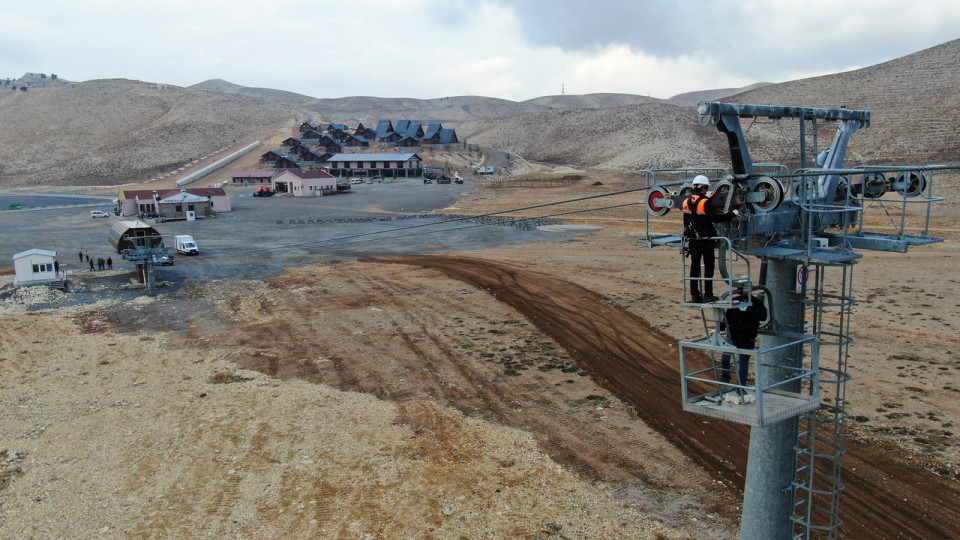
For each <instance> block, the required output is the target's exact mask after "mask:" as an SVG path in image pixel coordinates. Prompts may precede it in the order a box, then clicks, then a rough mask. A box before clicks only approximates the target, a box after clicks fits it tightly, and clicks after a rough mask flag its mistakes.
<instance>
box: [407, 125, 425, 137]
mask: <svg viewBox="0 0 960 540" xmlns="http://www.w3.org/2000/svg"><path fill="white" fill-rule="evenodd" d="M406 135H407V137H423V124H421V123H420V122H410V125H409V126H407V131H406Z"/></svg>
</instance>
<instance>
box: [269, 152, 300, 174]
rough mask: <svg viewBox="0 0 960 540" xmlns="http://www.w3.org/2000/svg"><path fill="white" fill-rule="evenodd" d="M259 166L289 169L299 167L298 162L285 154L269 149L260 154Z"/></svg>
mask: <svg viewBox="0 0 960 540" xmlns="http://www.w3.org/2000/svg"><path fill="white" fill-rule="evenodd" d="M260 166H261V167H263V168H264V169H275V170H289V169H299V168H300V164H299V163H297V162H296V161H294V160H292V159H290V158H289V157H287V155H286V154H283V153H281V152H277V151H276V150H271V151H269V152H267V153H265V154H263V155H262V156H260Z"/></svg>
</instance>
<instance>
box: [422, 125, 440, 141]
mask: <svg viewBox="0 0 960 540" xmlns="http://www.w3.org/2000/svg"><path fill="white" fill-rule="evenodd" d="M441 129H443V124H441V123H440V122H434V123H432V124H428V125H427V130H426V131H425V132H424V133H423V139H424V144H427V143H426V140H427V139H434V138H435V137H437V139H436V140H439V138H438V135H437V134H438V133H440V130H441Z"/></svg>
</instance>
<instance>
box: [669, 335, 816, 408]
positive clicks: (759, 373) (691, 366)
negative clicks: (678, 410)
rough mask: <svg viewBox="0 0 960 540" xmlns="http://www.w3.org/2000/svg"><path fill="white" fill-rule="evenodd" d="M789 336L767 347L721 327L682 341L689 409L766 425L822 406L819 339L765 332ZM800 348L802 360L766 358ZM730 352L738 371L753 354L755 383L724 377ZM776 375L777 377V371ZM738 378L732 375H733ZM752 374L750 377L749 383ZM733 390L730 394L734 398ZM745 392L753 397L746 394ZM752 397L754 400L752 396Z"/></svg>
mask: <svg viewBox="0 0 960 540" xmlns="http://www.w3.org/2000/svg"><path fill="white" fill-rule="evenodd" d="M763 334H767V335H775V336H778V337H780V338H781V339H787V340H789V341H786V342H784V343H781V344H778V345H776V346H773V347H767V348H761V349H742V348H737V347H736V346H734V345H732V344H731V343H730V342H729V341H727V340H726V339H725V338H723V336H722V334H721V333H719V332H716V331H715V332H714V333H712V334H710V335H707V336H704V337H702V338H699V339H696V340H692V341H681V342H680V343H679V348H680V370H681V375H682V378H681V393H682V402H683V409H684V410H685V411H688V412H693V413H697V414H703V415H706V416H712V417H714V418H719V419H722V420H728V421H731V422H738V423H741V424H746V425H750V426H756V427H763V426H767V425H770V424H774V423H776V422H780V421H782V420H786V419H787V418H792V417H795V416H800V415H801V414H804V413H807V412H809V411H812V410H815V409H817V408H818V407H819V406H820V381H819V365H818V364H819V341H818V340H817V338H816V337H814V336H812V335H807V334H787V333H783V332H763ZM794 348H800V349H801V354H800V358H801V361H800V365H798V366H795V367H789V366H783V365H780V364H779V363H777V364H772V363H768V362H767V361H766V360H765V359H766V358H769V357H771V355H773V356H774V357H780V356H782V351H783V350H785V349H792V350H795V349H794ZM725 354H728V355H730V370H731V372H736V371H737V366H738V363H739V361H740V356H741V355H746V356H747V358H748V359H749V364H750V369H749V370H748V371H749V372H750V373H751V374H752V375H753V380H754V384H744V383H743V381H737V383H733V382H725V381H723V380H721V367H720V366H721V362H722V357H723V355H725ZM771 374H772V376H771ZM732 379H733V377H731V380H732ZM749 380H750V379H749V378H748V382H749ZM728 395H730V397H728ZM744 396H748V397H747V399H744ZM751 398H752V399H751Z"/></svg>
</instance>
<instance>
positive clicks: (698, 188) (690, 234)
mask: <svg viewBox="0 0 960 540" xmlns="http://www.w3.org/2000/svg"><path fill="white" fill-rule="evenodd" d="M709 187H710V180H709V179H708V178H707V177H706V176H704V175H702V174H700V175H697V176H696V178H694V179H693V193H691V194H690V196H689V197H687V198H686V199H684V201H683V236H684V237H685V238H686V239H687V254H688V255H689V256H690V277H691V278H694V279H691V280H690V296H691V298H692V302H694V303H696V304H702V303H710V302H716V301H717V297H716V296H714V295H713V273H714V266H715V264H716V254H715V253H714V250H715V249H716V240H712V238H714V237H716V236H717V229H716V227H714V226H713V224H714V223H719V222H721V221H727V220H729V219H731V218H733V216H735V215H737V211H736V210H734V211H732V212H730V213H727V214H718V213H717V212H716V210H714V209H713V207H712V206H710V204H709V202H710V197H707V189H708V188H709ZM701 263H702V264H703V277H704V278H705V279H704V280H703V294H702V295H701V294H700V279H699V278H700V265H701Z"/></svg>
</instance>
